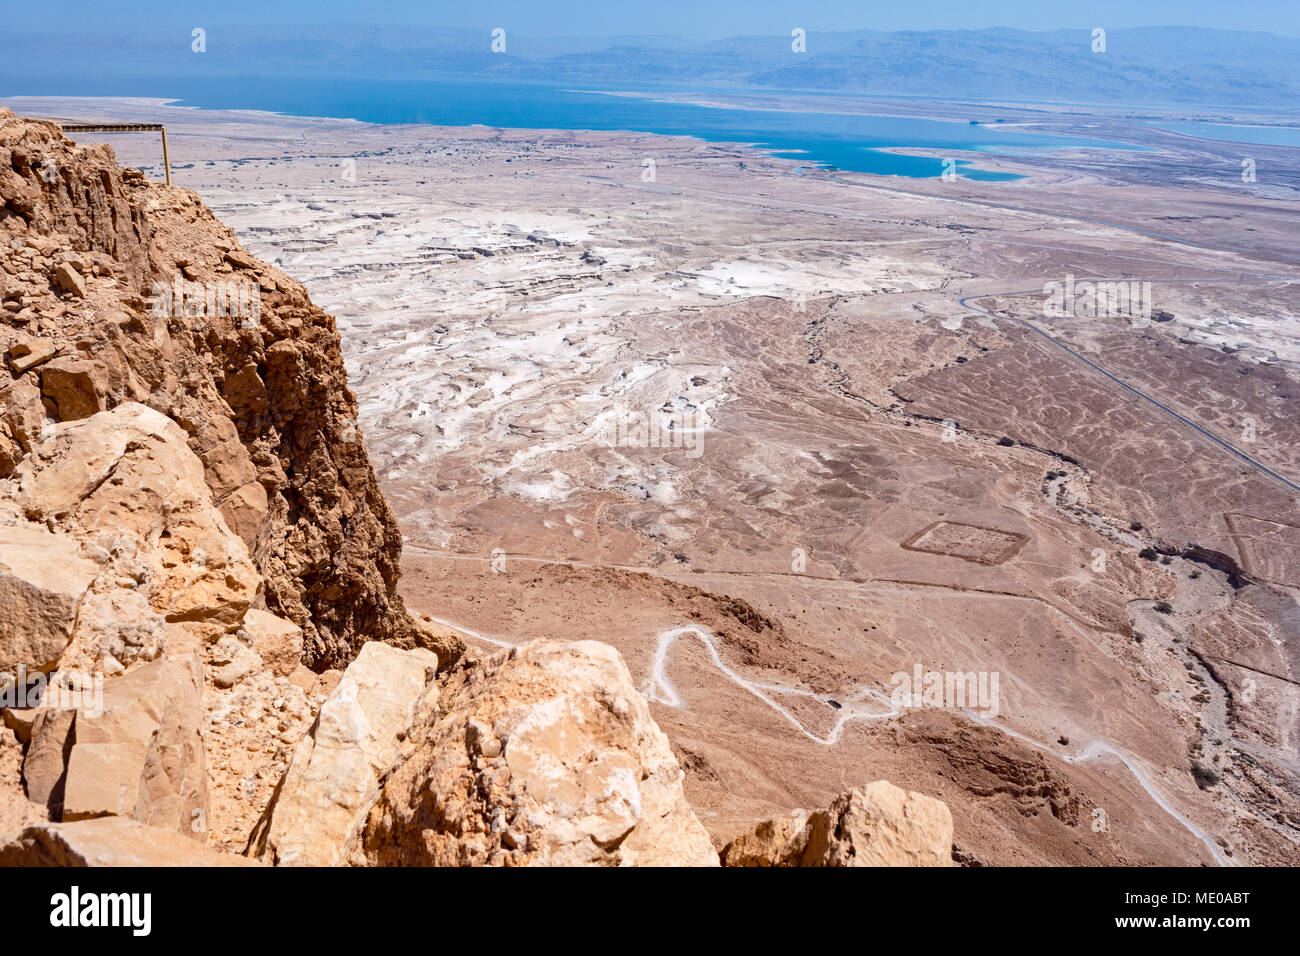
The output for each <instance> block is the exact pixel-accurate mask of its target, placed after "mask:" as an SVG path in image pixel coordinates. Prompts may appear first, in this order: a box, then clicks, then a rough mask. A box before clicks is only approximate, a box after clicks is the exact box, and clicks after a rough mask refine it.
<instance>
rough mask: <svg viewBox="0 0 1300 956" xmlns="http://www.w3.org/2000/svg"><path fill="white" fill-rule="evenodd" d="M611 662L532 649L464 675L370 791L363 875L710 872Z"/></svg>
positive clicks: (612, 657) (607, 653)
mask: <svg viewBox="0 0 1300 956" xmlns="http://www.w3.org/2000/svg"><path fill="white" fill-rule="evenodd" d="M682 776H683V774H682V770H681V768H680V767H679V766H678V764H677V760H676V758H675V757H674V756H673V753H672V750H671V748H670V747H669V744H668V738H667V737H665V736H664V734H663V732H662V731H661V730H660V729H659V728H658V726H656V724H655V722H654V719H653V718H652V717H651V716H650V709H649V706H648V705H647V703H646V701H645V698H644V697H642V696H641V695H640V694H639V693H638V692H637V691H636V688H635V687H634V686H633V684H632V678H631V675H630V674H629V673H628V670H627V667H626V665H625V664H624V663H623V660H622V658H621V657H619V655H618V652H617V651H615V650H614V649H613V648H612V647H609V646H608V645H606V644H599V643H596V642H594V641H576V642H563V641H533V642H531V643H528V644H523V645H520V646H518V647H515V648H512V649H510V650H509V651H504V652H502V653H500V654H498V655H496V656H495V657H493V658H490V659H488V660H486V661H484V662H483V664H482V665H480V666H478V667H475V668H473V669H472V670H470V671H469V672H468V675H467V676H466V678H465V685H464V687H462V688H460V689H459V690H458V692H457V693H456V694H455V695H454V697H452V698H451V703H450V705H449V710H448V712H447V713H445V714H440V715H438V716H437V717H436V719H434V720H433V721H432V722H431V723H430V724H429V725H428V726H427V727H425V728H421V729H420V731H419V733H418V734H416V739H415V741H414V743H413V753H412V756H411V757H410V758H408V759H407V760H405V761H404V762H403V764H402V765H401V766H400V767H398V768H397V769H396V770H395V771H394V772H393V773H392V775H391V776H390V777H389V778H388V780H387V782H386V783H385V785H384V788H383V792H382V793H381V795H380V798H379V801H378V802H377V803H376V805H375V808H374V809H373V810H372V811H371V814H370V819H369V821H368V824H367V827H366V833H365V839H364V843H363V849H364V853H365V857H366V860H367V862H369V863H370V864H372V865H389V864H404V865H436V866H442V865H462V866H464V865H481V864H489V865H543V866H545V865H553V866H554V865H559V866H566V865H603V866H618V865H623V866H627V865H642V866H717V865H718V855H717V852H716V851H715V850H714V848H713V845H712V843H711V841H710V839H709V835H708V833H707V832H706V831H705V829H704V827H703V826H701V824H700V822H699V821H698V820H697V819H696V817H695V814H694V813H693V812H692V811H691V808H690V806H689V805H688V804H687V802H686V798H685V796H684V794H683V792H682Z"/></svg>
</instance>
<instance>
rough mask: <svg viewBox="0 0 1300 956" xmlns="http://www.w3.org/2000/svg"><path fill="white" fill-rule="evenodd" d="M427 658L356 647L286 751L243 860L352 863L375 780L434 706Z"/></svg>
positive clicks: (433, 663)
mask: <svg viewBox="0 0 1300 956" xmlns="http://www.w3.org/2000/svg"><path fill="white" fill-rule="evenodd" d="M437 669H438V660H437V658H436V657H435V656H434V655H433V654H432V653H431V652H429V651H426V650H422V649H417V650H413V651H401V650H397V649H396V648H393V647H389V646H388V645H385V644H379V643H376V642H371V643H369V644H365V645H363V646H362V648H361V653H360V654H358V655H357V658H356V660H355V661H353V662H352V663H351V664H350V665H349V666H348V669H347V670H346V671H345V672H344V674H343V678H342V679H341V680H340V681H339V684H338V686H337V687H336V688H335V689H334V692H333V693H332V694H331V695H330V698H329V700H327V701H326V702H325V703H324V704H323V705H322V706H321V709H320V713H319V714H318V715H317V718H316V723H315V724H314V725H313V727H312V729H311V731H310V733H309V734H308V735H307V736H306V737H305V738H304V739H303V741H302V743H300V744H299V745H298V748H297V750H296V751H295V752H294V755H293V760H292V762H291V763H290V764H289V769H288V770H287V771H286V772H285V775H284V779H283V780H282V781H281V782H280V786H279V788H278V789H277V791H276V794H275V796H274V797H273V798H272V800H271V803H270V805H269V806H268V807H267V809H266V813H265V814H264V815H263V816H262V819H261V821H259V823H258V825H257V828H256V829H255V830H254V832H253V837H252V840H251V841H250V853H252V854H253V855H255V856H257V857H259V858H261V859H263V860H267V861H269V862H274V863H277V864H279V865H291V866H339V865H343V864H347V863H355V862H360V859H359V857H358V854H357V844H358V841H359V838H360V835H361V829H362V825H363V824H364V822H365V819H366V814H367V813H368V812H369V810H370V807H371V805H372V804H373V803H374V801H375V799H376V797H377V796H378V794H379V784H380V780H381V778H382V776H383V775H384V774H385V773H386V772H387V771H388V770H389V768H390V767H391V766H392V765H393V763H394V762H395V761H396V760H397V758H398V757H399V755H400V754H401V747H402V742H403V740H404V739H405V738H406V736H407V734H408V732H409V731H410V728H411V725H412V722H413V721H415V720H416V718H417V717H421V716H427V714H428V713H429V712H430V711H431V710H432V709H433V708H435V707H436V706H437V698H438V691H437V685H436V684H435V683H433V676H434V674H435V672H436V671H437Z"/></svg>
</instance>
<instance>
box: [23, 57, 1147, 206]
mask: <svg viewBox="0 0 1300 956" xmlns="http://www.w3.org/2000/svg"><path fill="white" fill-rule="evenodd" d="M143 86H144V87H148V88H142V84H141V83H140V82H134V83H132V85H131V87H130V88H129V89H121V90H118V89H115V88H114V89H112V90H109V89H105V90H103V91H96V95H118V96H165V97H168V98H176V99H179V101H180V103H181V104H182V105H187V106H195V107H201V108H208V109H256V110H269V111H272V112H277V113H286V114H289V115H293V116H329V117H337V118H350V119H358V120H364V121H367V122H372V123H431V124H436V125H441V126H470V125H475V124H480V125H483V126H491V127H508V128H523V129H565V130H630V131H635V132H648V133H665V134H672V135H682V136H695V137H699V138H700V139H704V140H707V141H710V142H742V143H752V144H754V145H757V146H760V147H763V148H765V149H768V150H770V151H772V152H773V153H775V154H776V155H778V156H784V157H789V158H792V159H797V160H804V161H806V162H807V163H808V164H809V165H817V166H832V167H837V168H839V169H842V170H849V171H853V172H863V173H875V174H879V175H886V176H907V177H915V178H925V177H932V176H939V175H940V174H941V173H942V172H943V171H944V158H936V157H925V156H907V155H901V154H898V153H891V152H887V151H886V150H889V149H891V148H922V149H930V150H936V151H939V150H942V151H945V152H950V153H951V156H949V157H945V158H950V159H952V160H953V161H954V163H955V164H956V167H957V172H958V174H959V175H961V176H964V177H967V178H969V179H974V180H982V181H986V182H1000V181H1008V180H1014V179H1020V178H1021V177H1020V176H1017V175H1015V174H1011V173H1003V172H995V171H992V170H987V169H980V168H978V166H977V165H975V163H977V162H978V154H979V153H980V152H988V153H992V152H999V153H1005V152H1008V151H1014V150H1015V149H1016V148H1026V149H1031V150H1034V151H1038V150H1041V149H1043V148H1054V147H1067V146H1107V147H1111V148H1125V147H1124V146H1123V145H1122V144H1118V143H1109V142H1104V141H1101V140H1092V139H1081V138H1075V137H1062V136H1046V135H1038V134H1034V133H1028V132H1023V131H1019V130H1014V129H1006V128H999V127H998V126H995V125H974V124H971V123H962V122H947V121H941V120H933V119H921V118H912V117H896V116H871V115H863V114H849V113H808V112H780V111H769V110H746V109H724V108H718V107H709V106H699V105H694V104H687V103H672V102H664V101H661V100H655V99H652V98H649V97H629V96H614V95H609V94H608V92H599V91H592V90H586V91H580V90H572V89H563V88H559V87H557V86H555V85H552V84H542V83H518V82H496V81H492V80H484V79H477V78H462V77H457V78H448V79H445V80H418V81H416V80H401V81H397V80H362V79H356V78H331V77H329V76H321V77H315V78H310V79H285V78H274V79H271V78H263V77H241V78H235V79H221V80H215V79H211V80H191V81H182V82H180V83H177V82H175V81H174V80H169V81H166V82H165V83H163V82H162V81H153V82H150V81H145V82H144V84H143ZM13 92H14V93H17V92H19V91H17V90H15V91H13ZM22 92H27V91H26V90H24V91H22ZM44 92H46V93H49V94H53V93H55V92H56V91H53V90H44ZM57 92H58V93H60V94H63V93H67V94H68V95H74V91H64V90H59V91H57Z"/></svg>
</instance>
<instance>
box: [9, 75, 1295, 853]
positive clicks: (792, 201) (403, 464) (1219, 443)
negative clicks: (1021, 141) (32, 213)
mask: <svg viewBox="0 0 1300 956" xmlns="http://www.w3.org/2000/svg"><path fill="white" fill-rule="evenodd" d="M5 105H11V106H13V107H14V108H15V109H16V110H18V111H19V112H22V113H28V114H44V115H53V116H64V117H70V118H77V119H91V118H99V119H101V120H103V121H110V122H111V121H126V120H127V119H136V120H141V121H162V122H166V123H167V124H168V130H169V138H170V140H171V144H172V158H173V175H174V178H175V181H176V182H177V183H178V184H181V185H184V186H187V187H189V188H192V189H195V190H196V191H198V192H199V193H200V194H201V195H202V197H203V198H204V200H205V201H207V202H208V203H209V204H211V205H212V207H213V208H214V209H215V210H216V212H217V213H218V215H220V216H221V217H222V218H223V219H224V220H225V221H226V222H227V223H229V224H230V225H231V226H233V227H234V228H235V229H236V231H237V232H238V233H239V234H240V237H241V239H242V240H243V241H244V242H245V243H246V244H247V245H248V246H249V248H250V249H251V250H252V251H253V252H255V253H256V254H258V255H259V256H261V257H263V258H265V259H267V260H268V261H270V262H272V263H273V264H275V265H277V266H280V267H281V268H283V269H284V270H285V271H287V272H288V273H290V274H292V275H293V276H295V277H296V278H298V279H299V280H301V281H302V282H304V283H305V284H306V286H307V287H308V289H309V290H310V291H311V294H312V296H313V298H314V300H315V301H316V302H318V303H319V304H321V305H323V306H324V307H325V308H327V309H329V310H330V311H332V312H334V313H335V314H336V315H337V316H338V321H339V327H340V330H341V331H342V333H343V336H344V351H345V353H346V355H347V356H348V361H349V373H350V376H351V384H352V387H353V388H354V389H355V390H356V392H357V395H358V398H359V400H360V404H361V414H360V421H359V422H358V433H359V435H360V436H361V438H362V440H364V442H365V444H366V447H367V449H368V451H369V454H370V456H371V458H372V460H373V461H374V462H375V466H376V470H377V472H378V473H379V477H380V480H381V482H382V483H383V485H384V491H385V493H386V494H387V495H388V497H389V500H390V501H391V502H392V504H393V506H394V508H395V510H396V511H397V513H398V515H399V518H400V519H401V522H402V527H403V532H404V535H405V537H406V541H407V547H406V552H405V555H404V558H403V568H404V571H405V575H406V576H405V579H404V591H405V595H406V598H407V601H408V603H409V604H410V605H411V606H412V607H413V608H414V609H416V610H417V611H420V612H423V613H424V614H426V615H428V616H429V617H430V618H431V619H432V620H435V621H438V622H440V623H442V624H443V625H444V626H448V627H452V628H455V629H457V630H459V631H460V632H462V633H464V634H466V635H468V636H469V637H470V638H471V639H472V640H471V643H477V644H478V645H479V646H482V647H488V646H491V645H492V643H494V642H504V643H512V642H517V641H522V640H525V639H529V638H532V637H538V636H555V637H566V638H571V637H581V638H587V637H591V638H598V639H601V640H606V641H609V642H610V643H612V644H614V645H616V646H617V647H618V648H619V649H620V651H622V653H623V654H624V655H625V657H626V658H627V661H628V664H629V667H630V668H631V670H632V672H633V674H634V675H636V676H637V678H638V679H639V680H642V681H643V682H644V683H643V688H644V690H645V691H646V693H647V696H649V697H650V698H651V700H652V706H653V709H654V714H655V717H656V719H657V720H658V721H659V722H660V724H661V726H662V727H663V728H664V730H665V732H666V733H667V734H668V735H669V737H670V739H671V740H672V742H673V745H674V747H675V749H676V751H677V753H678V755H679V757H680V758H681V760H682V762H683V765H684V766H685V767H686V769H687V793H688V796H689V797H690V799H691V801H692V803H693V805H694V806H695V807H696V808H697V810H698V811H699V813H700V816H701V819H702V820H703V821H704V822H705V824H706V826H708V827H709V829H710V832H711V833H712V834H713V836H714V838H715V840H717V841H719V842H722V841H725V840H727V839H729V838H730V837H731V836H733V835H735V834H736V833H737V832H738V831H739V830H741V829H742V828H743V827H745V826H746V825H748V824H750V823H752V822H754V821H755V820H757V819H759V818H761V817H763V816H766V815H770V814H772V813H774V812H782V811H785V810H788V809H790V808H791V807H795V806H802V807H816V806H821V805H823V804H825V803H826V801H827V800H828V799H829V798H830V797H831V796H833V795H834V794H836V793H838V792H839V791H841V790H843V789H845V788H846V787H849V786H853V785H856V784H860V783H863V782H866V781H869V780H873V779H877V778H880V777H885V778H888V779H890V780H892V781H894V782H895V783H897V784H899V785H901V786H905V787H908V788H912V789H916V790H920V791H922V792H925V793H930V794H933V795H935V796H938V797H941V798H942V799H944V800H946V801H947V802H948V803H949V805H950V806H951V807H952V810H953V814H954V818H955V820H956V842H957V844H958V845H959V847H960V848H961V854H960V855H961V858H962V859H963V860H965V861H967V862H984V863H1078V864H1087V863H1102V864H1113V863H1168V864H1191V865H1195V864H1215V863H1220V864H1229V863H1234V862H1248V863H1265V864H1269V863H1290V864H1295V863H1297V862H1300V846H1298V843H1300V776H1298V770H1300V752H1298V747H1300V744H1298V736H1297V734H1298V731H1300V689H1298V688H1297V679H1298V673H1297V672H1298V670H1300V652H1298V651H1297V648H1298V647H1300V606H1297V595H1298V594H1300V508H1297V487H1296V483H1300V452H1298V451H1297V449H1298V448H1300V441H1298V439H1300V432H1298V430H1297V425H1296V422H1297V420H1300V419H1298V418H1297V412H1298V411H1300V381H1298V379H1297V376H1300V291H1298V287H1297V285H1296V283H1297V282H1300V251H1298V250H1300V242H1297V239H1298V238H1300V230H1298V229H1297V226H1296V222H1297V218H1296V211H1297V208H1296V189H1295V186H1296V183H1297V170H1296V168H1295V164H1296V163H1297V158H1296V157H1295V155H1293V154H1295V153H1296V152H1297V151H1295V150H1283V149H1278V148H1271V150H1270V148H1267V147H1250V149H1251V150H1253V151H1255V153H1257V154H1258V155H1259V156H1261V157H1264V156H1265V151H1268V152H1267V163H1266V162H1265V159H1263V158H1261V159H1260V161H1259V162H1260V176H1259V181H1258V182H1256V183H1254V184H1243V183H1242V182H1241V181H1240V178H1239V175H1238V172H1239V170H1240V164H1239V157H1238V156H1237V151H1238V150H1239V149H1240V147H1234V146H1231V145H1227V144H1214V143H1210V142H1208V141H1203V140H1193V139H1191V138H1190V137H1180V136H1177V135H1176V134H1171V133H1163V132H1161V131H1158V130H1147V131H1143V130H1142V129H1139V128H1138V127H1136V126H1134V125H1132V124H1131V123H1130V124H1128V125H1125V120H1124V119H1123V117H1118V116H1115V115H1113V114H1108V115H1105V116H1097V117H1085V116H1080V115H1077V114H1073V113H1072V114H1070V115H1065V116H1052V117H1046V118H1045V117H1042V116H1038V117H1037V118H1036V119H1035V122H1036V123H1037V124H1038V125H1040V126H1041V128H1044V129H1050V130H1051V131H1053V132H1075V133H1080V132H1083V131H1084V130H1088V131H1089V133H1088V134H1089V135H1119V133H1118V132H1117V130H1119V129H1120V128H1121V127H1122V130H1123V135H1124V136H1125V137H1128V138H1131V139H1132V140H1133V141H1141V142H1144V143H1145V145H1147V146H1149V147H1150V148H1151V149H1150V151H1148V152H1143V153H1140V154H1138V153H1132V152H1126V153H1119V152H1096V151H1078V152H1076V153H1070V154H1064V155H1062V156H1055V157H1045V156H1034V157H1010V156H1008V157H998V158H995V159H984V160H982V165H984V166H987V167H996V168H1002V169H1007V170H1010V171H1015V172H1022V173H1027V174H1029V178H1027V179H1025V180H1020V181H1017V182H1014V183H999V184H979V183H972V182H970V181H966V180H958V181H955V182H946V181H941V180H937V179H936V180H924V181H922V180H893V179H884V178H873V177H868V176H863V175H857V174H843V173H839V174H830V173H826V172H821V171H812V170H806V169H805V170H800V169H799V167H798V165H797V164H795V163H793V162H789V161H785V160H779V159H773V158H770V157H768V156H765V155H764V154H762V153H758V152H756V151H753V150H750V149H746V148H744V147H741V146H735V147H731V146H725V145H716V144H706V143H701V142H699V141H695V140H690V139H685V138H673V137H656V136H650V135H641V134H617V133H570V132H555V131H545V132H537V131H499V130H490V129H485V128H468V129H441V128H435V127H397V128H392V127H370V126H366V125H364V124H359V123H351V122H344V121H333V120H297V119H289V118H282V117H274V116H269V115H265V114H241V113H217V112H214V113H198V112H196V111H192V110H183V109H178V108H174V107H168V106H165V105H161V104H158V103H155V102H146V101H136V102H123V101H113V102H111V103H108V102H104V101H68V100H64V101H55V100H44V101H32V100H24V101H11V102H6V104H5ZM95 138H97V139H104V138H107V137H102V136H101V137H95ZM112 141H113V144H114V146H115V148H116V149H117V150H118V152H119V156H120V157H121V158H122V159H123V160H124V161H126V162H130V163H133V164H138V165H141V166H142V168H144V169H145V170H146V172H148V173H149V174H150V175H153V176H160V175H161V168H160V163H159V158H158V148H157V144H156V142H155V141H154V140H153V139H152V138H151V137H147V136H145V137H141V136H135V137H125V136H115V137H112ZM647 159H652V160H653V161H654V163H653V173H654V175H653V177H650V176H649V175H648V170H649V169H650V168H651V167H649V166H648V165H647V163H646V160H647ZM1288 163H1289V164H1291V165H1290V166H1288V165H1287V164H1288ZM1265 170H1268V173H1267V174H1266V172H1265ZM647 180H652V181H647ZM1144 233H1145V234H1144ZM1067 276H1068V277H1071V281H1074V280H1078V281H1085V280H1091V281H1097V280H1124V281H1126V282H1127V281H1130V280H1135V281H1139V282H1141V281H1146V282H1149V283H1150V284H1151V291H1150V304H1151V305H1152V307H1153V309H1154V312H1155V313H1159V314H1156V315H1154V317H1152V315H1149V314H1148V315H1142V314H1136V313H1135V314H1120V315H1115V316H1107V315H1102V316H1101V317H1093V316H1091V315H1089V314H1088V313H1087V312H1086V310H1075V312H1074V313H1072V314H1068V315H1056V316H1049V315H1045V314H1044V306H1043V300H1044V296H1043V289H1044V285H1045V284H1046V283H1049V282H1057V283H1064V282H1065V281H1066V279H1067ZM1108 375H1109V376H1110V377H1108ZM1143 549H1150V550H1147V551H1145V552H1144V551H1143ZM1142 554H1145V556H1142ZM917 669H919V671H921V672H941V673H942V672H949V673H951V672H960V673H974V674H981V675H984V676H985V677H991V676H992V675H996V676H997V680H998V684H997V687H998V692H997V694H996V700H995V706H992V707H990V706H984V705H985V704H986V703H988V702H987V701H984V700H982V699H981V700H979V701H969V700H968V701H965V702H964V703H962V704H960V705H959V704H957V703H954V701H953V700H951V699H947V698H945V699H944V700H941V701H939V702H938V705H937V706H935V705H932V704H927V705H926V706H920V707H900V706H899V704H898V700H897V698H896V697H891V689H892V687H893V686H894V685H895V684H896V683H897V681H895V680H894V679H893V678H894V675H895V674H896V673H899V672H902V673H904V674H909V675H910V674H913V673H914V672H915V671H916V670H917ZM1195 767H1200V768H1203V769H1201V770H1200V771H1198V774H1197V775H1194V774H1193V769H1194V768H1195Z"/></svg>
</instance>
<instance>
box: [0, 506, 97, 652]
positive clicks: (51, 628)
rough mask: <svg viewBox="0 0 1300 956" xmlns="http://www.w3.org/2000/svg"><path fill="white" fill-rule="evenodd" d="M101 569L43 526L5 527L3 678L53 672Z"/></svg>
mask: <svg viewBox="0 0 1300 956" xmlns="http://www.w3.org/2000/svg"><path fill="white" fill-rule="evenodd" d="M98 570H99V569H98V568H97V567H96V565H95V563H94V562H93V561H88V560H86V559H85V558H82V557H81V556H80V553H79V550H78V547H77V542H76V541H75V540H74V539H73V538H72V537H70V536H68V535H65V534H56V533H54V532H52V531H48V530H46V529H45V528H43V527H41V526H40V525H35V524H21V525H0V673H8V674H13V673H16V672H17V668H18V665H20V664H21V665H24V666H25V667H26V668H27V669H28V670H47V669H49V668H50V667H52V666H53V665H54V664H55V663H56V662H57V661H58V659H59V656H60V655H61V654H62V653H63V651H64V649H65V648H66V647H67V646H68V643H69V641H70V640H71V639H72V630H73V626H74V625H75V624H76V621H77V611H78V609H79V608H80V607H81V602H82V599H83V598H84V596H85V594H86V591H87V589H88V588H89V587H90V584H91V582H92V581H94V579H95V576H96V575H97V574H98Z"/></svg>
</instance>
